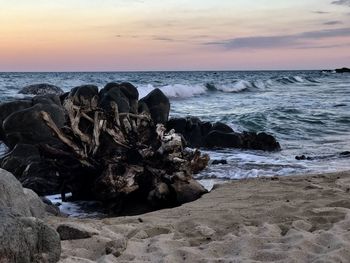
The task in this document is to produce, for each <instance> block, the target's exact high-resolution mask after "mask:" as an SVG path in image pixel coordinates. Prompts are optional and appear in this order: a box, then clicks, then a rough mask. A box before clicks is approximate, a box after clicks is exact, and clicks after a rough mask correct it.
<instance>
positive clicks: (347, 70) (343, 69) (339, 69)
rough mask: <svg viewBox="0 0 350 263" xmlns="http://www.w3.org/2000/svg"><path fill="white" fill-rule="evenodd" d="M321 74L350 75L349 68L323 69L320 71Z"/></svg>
mask: <svg viewBox="0 0 350 263" xmlns="http://www.w3.org/2000/svg"><path fill="white" fill-rule="evenodd" d="M321 72H323V73H350V68H345V67H344V68H337V69H334V70H332V69H323V70H321Z"/></svg>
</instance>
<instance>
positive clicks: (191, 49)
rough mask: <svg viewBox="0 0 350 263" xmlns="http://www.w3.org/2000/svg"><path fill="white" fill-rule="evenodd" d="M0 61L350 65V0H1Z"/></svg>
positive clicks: (107, 67) (20, 64) (102, 66)
mask: <svg viewBox="0 0 350 263" xmlns="http://www.w3.org/2000/svg"><path fill="white" fill-rule="evenodd" d="M0 52H1V53H0V54H1V55H0V71H119V70H121V71H124V70H135V71H138V70H255V69H321V68H335V67H340V66H350V0H333V1H332V0H294V1H290V0H254V1H253V0H220V1H219V0H55V1H49V0H16V1H9V0H0Z"/></svg>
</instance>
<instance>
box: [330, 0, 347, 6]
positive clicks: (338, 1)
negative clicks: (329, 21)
mask: <svg viewBox="0 0 350 263" xmlns="http://www.w3.org/2000/svg"><path fill="white" fill-rule="evenodd" d="M332 4H333V5H346V6H350V0H336V1H333V2H332Z"/></svg>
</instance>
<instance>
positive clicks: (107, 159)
mask: <svg viewBox="0 0 350 263" xmlns="http://www.w3.org/2000/svg"><path fill="white" fill-rule="evenodd" d="M63 106H64V109H65V111H66V116H67V122H66V127H64V128H63V129H59V128H58V127H57V126H56V125H55V123H54V122H53V120H52V118H51V117H50V115H49V114H48V113H47V112H45V111H42V112H41V117H42V119H43V121H44V122H45V123H46V125H47V126H48V127H49V128H50V129H51V130H52V132H53V134H54V135H55V136H56V137H57V138H58V139H59V140H60V141H61V142H62V145H60V146H49V145H46V146H45V147H43V149H44V151H43V152H44V153H45V154H47V158H51V159H52V161H54V162H56V166H57V167H58V169H61V170H60V171H59V175H60V178H61V179H62V197H63V198H64V197H65V193H66V192H68V191H69V192H72V194H73V197H74V198H89V199H98V200H101V201H104V202H105V203H106V204H108V206H109V207H110V208H113V209H114V212H115V211H121V209H122V208H125V206H127V205H126V204H127V203H128V202H129V201H130V200H133V202H134V201H135V200H136V202H139V203H145V201H146V202H147V203H148V204H152V205H153V207H169V206H174V205H178V204H180V203H182V202H184V201H183V200H185V201H191V200H194V199H196V198H198V197H199V196H200V195H201V194H203V193H204V192H205V190H204V189H203V187H201V186H200V185H199V184H198V183H196V182H195V181H194V180H193V178H192V175H193V173H197V172H199V171H201V170H203V169H204V168H205V167H206V166H207V164H208V161H209V157H208V156H207V155H202V154H201V153H200V152H199V151H198V150H195V151H190V150H186V149H185V147H184V140H183V138H182V136H181V135H180V134H177V133H175V131H174V130H171V131H169V132H166V128H165V127H164V125H163V124H157V125H155V124H154V123H153V120H152V118H151V115H150V114H149V113H147V112H140V113H135V112H120V110H119V107H118V104H117V103H116V102H114V101H111V103H110V107H109V109H108V110H106V109H103V108H100V107H98V98H96V96H93V97H92V98H91V99H87V98H83V99H82V98H79V99H77V98H76V97H74V96H71V95H69V96H68V97H67V98H66V99H65V101H64V103H63ZM58 157H61V158H58ZM71 163H73V164H74V165H71V166H70V164H71ZM60 167H61V168H60ZM69 167H72V168H71V169H69ZM191 191H192V192H191ZM128 200H129V201H128Z"/></svg>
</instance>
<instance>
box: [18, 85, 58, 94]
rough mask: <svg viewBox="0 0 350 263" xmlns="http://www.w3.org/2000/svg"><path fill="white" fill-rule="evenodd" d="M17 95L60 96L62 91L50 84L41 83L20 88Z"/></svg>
mask: <svg viewBox="0 0 350 263" xmlns="http://www.w3.org/2000/svg"><path fill="white" fill-rule="evenodd" d="M18 93H20V94H31V95H45V94H55V95H61V94H63V93H64V91H63V90H62V89H61V88H59V87H57V86H55V85H51V84H47V83H42V84H33V85H29V86H26V87H24V88H22V89H21V90H20V91H19V92H18Z"/></svg>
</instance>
